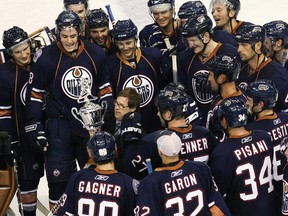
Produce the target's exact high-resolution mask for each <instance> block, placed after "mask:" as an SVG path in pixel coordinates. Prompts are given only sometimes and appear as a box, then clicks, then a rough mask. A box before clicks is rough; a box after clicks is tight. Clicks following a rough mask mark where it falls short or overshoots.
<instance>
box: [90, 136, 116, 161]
mask: <svg viewBox="0 0 288 216" xmlns="http://www.w3.org/2000/svg"><path fill="white" fill-rule="evenodd" d="M87 146H88V148H89V149H90V151H91V153H93V159H94V161H95V162H96V163H97V162H100V161H106V160H111V159H114V158H115V139H114V137H113V136H112V135H111V134H109V133H108V132H106V131H98V132H96V133H95V134H94V135H93V137H92V138H91V139H90V140H89V141H88V143H87Z"/></svg>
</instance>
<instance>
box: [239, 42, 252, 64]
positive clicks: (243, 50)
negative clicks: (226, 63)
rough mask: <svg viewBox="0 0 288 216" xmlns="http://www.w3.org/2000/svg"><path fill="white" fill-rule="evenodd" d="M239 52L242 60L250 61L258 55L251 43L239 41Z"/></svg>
mask: <svg viewBox="0 0 288 216" xmlns="http://www.w3.org/2000/svg"><path fill="white" fill-rule="evenodd" d="M238 45H239V46H238V53H239V55H240V58H241V60H242V61H249V60H251V59H253V57H254V56H256V53H255V51H254V50H253V48H252V46H251V44H250V43H238Z"/></svg>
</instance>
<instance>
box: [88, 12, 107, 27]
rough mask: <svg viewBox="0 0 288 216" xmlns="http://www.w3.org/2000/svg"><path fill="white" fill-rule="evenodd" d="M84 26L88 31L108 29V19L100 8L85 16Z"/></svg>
mask: <svg viewBox="0 0 288 216" xmlns="http://www.w3.org/2000/svg"><path fill="white" fill-rule="evenodd" d="M86 24H87V26H88V27H89V28H90V29H91V28H102V27H108V26H109V17H108V15H107V14H106V13H105V11H104V10H103V9H102V8H99V9H94V10H91V11H89V13H88V14H87V16H86Z"/></svg>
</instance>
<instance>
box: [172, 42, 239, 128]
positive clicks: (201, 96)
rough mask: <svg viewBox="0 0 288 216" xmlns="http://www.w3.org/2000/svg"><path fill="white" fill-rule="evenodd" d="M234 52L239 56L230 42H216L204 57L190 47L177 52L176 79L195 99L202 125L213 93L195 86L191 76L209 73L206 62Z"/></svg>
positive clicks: (204, 122)
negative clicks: (201, 117) (200, 114)
mask: <svg viewBox="0 0 288 216" xmlns="http://www.w3.org/2000/svg"><path fill="white" fill-rule="evenodd" d="M225 53H230V54H235V56H239V55H238V52H237V49H236V47H234V46H232V45H230V44H221V43H218V45H217V47H216V48H215V49H214V50H213V52H212V53H211V54H210V55H209V56H207V57H206V58H205V59H204V58H203V57H202V55H201V54H195V53H194V52H193V50H192V49H188V50H186V51H184V52H182V53H180V54H179V57H178V59H177V65H178V81H179V82H181V83H183V84H184V86H185V87H186V89H187V93H188V94H189V95H191V96H192V97H193V98H194V100H195V101H196V103H197V105H198V107H199V110H201V113H202V115H203V120H202V122H203V125H205V124H206V120H207V113H208V111H209V107H210V104H211V102H212V99H213V94H210V93H203V92H201V91H199V90H198V89H197V88H196V79H195V78H193V77H194V76H197V74H201V73H204V74H207V77H208V74H209V71H208V69H207V63H208V62H209V61H210V60H211V59H213V58H214V57H215V56H217V55H219V54H225Z"/></svg>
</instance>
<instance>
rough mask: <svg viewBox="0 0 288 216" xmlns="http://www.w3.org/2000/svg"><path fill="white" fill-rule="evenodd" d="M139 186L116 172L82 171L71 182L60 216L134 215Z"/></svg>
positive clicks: (136, 182) (63, 200) (90, 169)
mask: <svg viewBox="0 0 288 216" xmlns="http://www.w3.org/2000/svg"><path fill="white" fill-rule="evenodd" d="M138 184H139V182H138V181H136V180H133V179H132V178H131V177H129V176H127V175H125V174H123V173H119V172H117V171H116V170H109V171H104V170H100V169H97V168H95V169H93V168H88V169H82V170H80V171H78V172H76V173H74V174H73V176H71V178H70V179H69V182H68V184H67V187H66V190H65V193H64V194H63V195H62V202H61V207H60V209H59V211H58V215H64V214H66V215H103V216H104V215H119V216H126V215H127V216H129V215H133V209H134V207H135V202H136V193H137V188H138Z"/></svg>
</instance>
